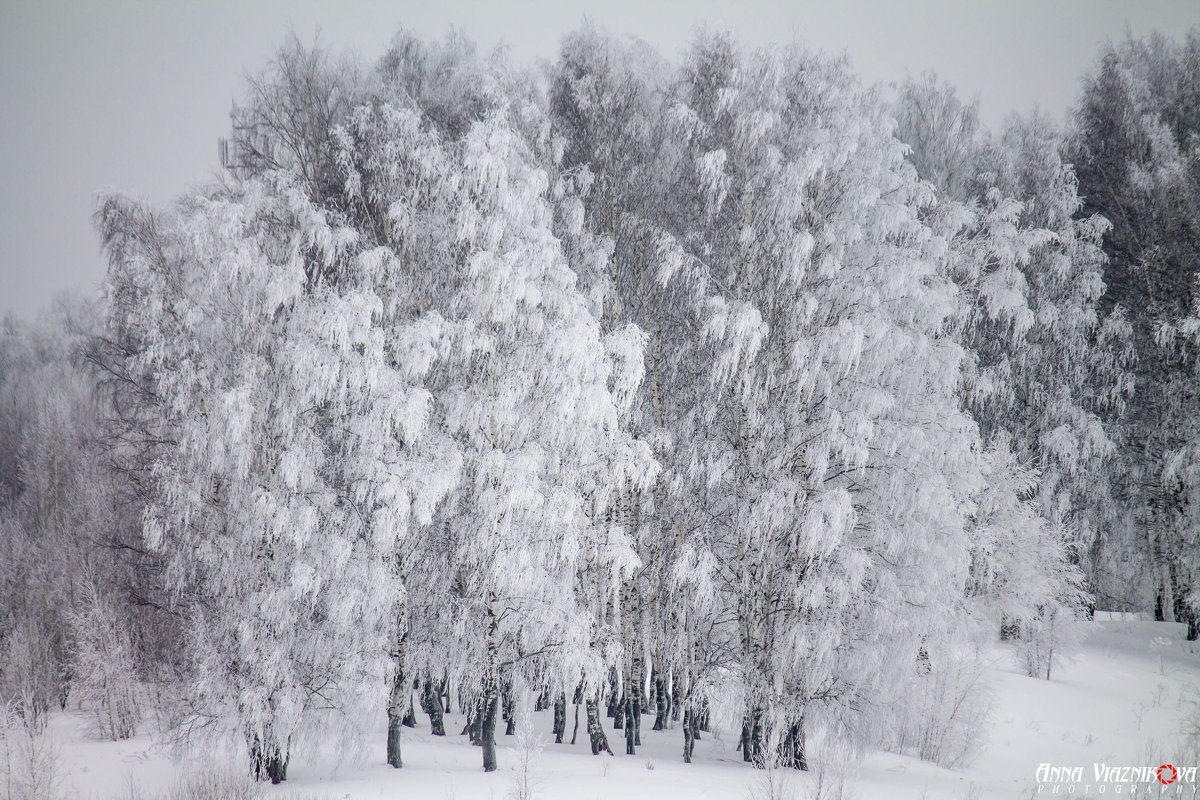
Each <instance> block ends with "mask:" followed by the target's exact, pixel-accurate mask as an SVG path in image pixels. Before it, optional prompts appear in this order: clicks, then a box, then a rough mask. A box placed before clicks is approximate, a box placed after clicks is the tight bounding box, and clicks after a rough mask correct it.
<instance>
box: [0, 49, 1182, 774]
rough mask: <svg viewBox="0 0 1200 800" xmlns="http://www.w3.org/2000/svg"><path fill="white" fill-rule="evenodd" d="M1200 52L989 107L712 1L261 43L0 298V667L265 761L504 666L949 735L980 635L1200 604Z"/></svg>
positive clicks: (830, 721) (646, 702) (676, 708)
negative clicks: (25, 302)
mask: <svg viewBox="0 0 1200 800" xmlns="http://www.w3.org/2000/svg"><path fill="white" fill-rule="evenodd" d="M1197 58H1200V35H1197V34H1194V33H1193V34H1190V35H1189V36H1188V37H1187V38H1186V39H1185V40H1184V41H1183V42H1181V43H1175V42H1172V41H1169V40H1166V39H1162V38H1157V37H1156V38H1153V39H1151V40H1149V41H1136V40H1130V41H1127V42H1124V43H1122V44H1120V45H1113V46H1110V47H1108V48H1106V49H1105V50H1104V51H1103V52H1102V53H1101V54H1100V56H1099V58H1098V60H1097V62H1096V65H1095V67H1094V69H1093V71H1092V72H1091V73H1090V74H1089V75H1088V76H1087V79H1086V81H1085V85H1084V88H1083V91H1082V94H1081V97H1080V101H1079V104H1078V107H1077V108H1076V109H1075V110H1074V114H1073V116H1072V117H1071V119H1070V122H1069V124H1068V125H1066V126H1064V127H1060V126H1058V125H1056V124H1054V123H1053V122H1051V121H1050V120H1048V119H1047V118H1046V117H1045V116H1043V115H1040V114H1033V115H1029V116H1023V117H1022V116H1016V117H1012V118H1010V120H1009V122H1007V123H1006V124H1005V125H1004V126H1003V128H1002V129H1001V130H1000V131H998V132H989V131H987V130H984V129H983V128H982V127H981V126H980V124H979V121H978V115H977V110H976V108H975V107H974V106H973V105H971V104H969V103H964V102H962V101H961V100H960V99H959V98H958V97H957V96H956V94H955V92H954V90H953V88H952V87H949V86H947V85H944V84H942V83H940V82H939V81H938V80H937V79H936V78H935V77H933V76H923V77H921V78H919V79H910V80H908V81H905V82H904V83H901V84H900V85H898V86H895V87H892V89H891V90H888V89H885V88H882V87H874V86H864V85H863V84H862V83H861V82H860V81H859V79H858V78H857V77H856V76H855V74H854V73H853V71H852V70H851V68H850V66H849V65H848V64H847V63H846V61H845V60H838V59H831V58H828V57H826V56H822V55H819V54H816V53H814V52H811V51H808V50H805V49H804V48H801V47H799V46H795V45H792V46H787V47H778V48H767V49H761V50H750V49H747V48H744V47H742V46H741V45H739V44H738V43H737V42H736V41H735V40H734V39H732V38H731V37H729V36H726V35H720V34H711V33H702V34H699V35H698V36H697V37H696V39H695V40H694V42H693V43H692V45H691V47H690V48H689V50H688V51H687V52H686V53H685V54H683V56H682V57H681V59H680V60H679V61H678V62H677V63H669V62H667V61H664V60H663V59H662V58H661V57H660V56H659V55H658V54H657V53H655V52H653V51H652V50H651V49H650V48H649V47H647V46H646V45H644V44H642V43H640V42H637V41H630V40H625V39H620V38H616V37H612V36H609V35H608V34H606V33H604V32H602V31H599V30H596V29H594V28H591V27H587V28H584V29H582V30H580V31H577V32H575V33H573V34H571V35H569V36H568V37H566V39H565V40H564V41H563V43H562V46H561V49H560V52H559V56H558V58H557V59H556V60H555V61H553V63H551V64H549V65H546V66H543V67H540V68H538V69H524V68H520V67H518V66H516V65H513V64H511V63H509V62H508V61H507V60H506V59H505V58H504V56H503V55H502V54H499V53H490V54H480V53H478V52H477V51H476V49H475V48H474V46H473V45H472V44H471V43H470V42H468V41H466V40H464V39H462V38H461V37H457V36H451V37H449V38H447V39H446V40H444V41H441V42H425V41H421V40H419V39H417V38H415V37H412V36H410V35H408V34H405V33H401V34H399V35H398V36H397V37H396V38H395V39H394V40H393V41H392V43H391V45H390V47H389V48H388V50H387V53H386V55H385V56H384V57H383V58H382V59H381V60H380V61H379V62H378V63H377V64H376V65H374V66H373V67H371V68H369V69H366V68H361V67H359V66H358V65H356V64H354V63H353V62H351V61H349V60H337V59H335V58H333V57H332V56H331V55H330V54H328V53H327V52H325V51H324V50H322V49H321V48H319V47H316V46H314V47H307V46H305V45H303V44H301V43H299V42H298V41H292V42H290V43H289V44H288V45H286V46H285V47H284V48H283V49H282V50H281V51H280V53H279V55H278V57H277V59H276V60H275V61H274V62H273V64H272V66H271V67H270V68H269V69H268V70H267V71H266V72H264V73H263V74H262V75H260V76H259V77H258V78H257V79H255V80H253V81H252V82H251V85H250V87H249V91H248V92H247V99H246V104H245V105H244V106H241V107H239V108H237V109H236V110H235V113H234V120H233V122H234V126H233V134H232V137H231V139H230V141H229V142H227V143H226V144H225V146H224V148H223V152H224V155H225V162H226V163H225V166H226V167H228V174H227V175H226V176H225V178H224V179H223V180H222V181H221V182H218V183H214V184H213V185H211V186H209V187H207V188H205V189H204V190H203V191H201V192H198V193H193V194H191V195H188V196H186V197H182V198H180V199H179V200H178V201H177V202H176V203H174V204H173V205H171V206H170V207H167V208H161V209H154V208H150V207H147V206H145V205H143V204H141V203H138V202H136V201H134V200H131V199H128V198H124V197H120V196H113V197H109V198H106V199H105V200H104V201H103V202H102V204H101V206H100V208H99V210H98V212H97V225H98V227H99V230H100V233H101V236H102V239H103V243H104V247H105V250H106V252H107V254H108V257H109V261H110V268H109V272H108V277H107V280H106V283H105V290H104V296H103V299H102V301H101V302H99V303H96V304H89V303H69V302H64V303H62V304H60V305H59V306H58V307H57V308H56V310H55V312H54V314H52V315H50V316H49V317H48V318H47V319H45V320H44V321H42V322H39V323H37V324H34V325H24V324H21V323H17V322H14V321H8V322H6V323H5V324H4V327H3V329H2V330H0V334H2V336H3V338H2V339H0V531H3V536H0V564H3V565H4V566H3V568H2V571H0V592H2V595H0V598H2V602H0V699H2V700H4V701H6V702H10V703H13V704H14V708H15V709H16V710H17V711H18V713H19V714H21V715H22V716H23V717H25V718H27V719H41V718H44V715H45V714H46V713H47V712H48V710H49V709H50V708H51V707H52V706H54V705H59V706H62V707H66V706H67V705H68V704H71V703H74V704H78V705H80V706H81V707H85V708H87V709H88V710H89V711H90V712H92V713H93V714H94V716H95V719H96V721H97V730H98V732H99V733H100V734H101V735H104V736H109V737H113V738H120V737H124V736H128V735H130V734H131V733H132V732H133V731H134V730H135V729H136V727H137V725H138V724H139V721H140V720H141V719H143V718H146V717H151V716H153V717H154V718H155V719H156V721H157V722H158V723H159V724H160V726H161V729H162V731H163V732H164V734H165V735H167V736H168V737H174V738H177V739H179V740H181V741H186V742H194V741H197V740H200V739H204V738H205V737H207V738H209V739H212V740H220V741H238V742H244V744H245V747H246V751H247V752H248V754H249V758H250V762H251V765H252V769H253V771H254V773H255V775H256V776H257V777H260V778H263V779H270V780H272V781H276V782H278V781H281V780H284V779H286V774H287V768H288V763H289V760H290V759H291V758H292V756H293V754H301V753H304V752H306V750H307V749H309V748H310V747H311V746H315V745H317V744H319V743H320V742H322V741H325V740H328V739H329V738H330V737H331V736H332V737H336V738H339V739H342V740H345V739H347V738H353V737H355V736H358V735H361V733H362V730H363V725H362V720H364V719H372V718H375V717H376V716H378V717H380V718H382V717H384V716H386V720H387V759H388V762H389V763H390V764H391V765H392V766H395V767H400V766H401V765H402V757H401V740H402V730H403V727H404V726H405V725H406V724H413V721H414V717H415V710H416V708H417V707H419V709H420V710H421V712H422V713H425V714H427V715H428V717H429V720H430V725H431V726H432V729H433V732H434V733H435V734H439V735H445V734H446V733H447V731H446V729H445V721H444V715H445V714H446V713H449V712H450V711H451V710H452V709H454V708H457V709H459V710H460V711H462V712H463V713H464V714H465V715H466V728H465V729H464V731H463V733H464V734H466V735H470V736H471V738H472V741H474V742H475V743H477V744H479V745H480V747H481V750H482V758H483V764H484V768H485V769H487V770H493V769H495V768H496V766H497V756H496V736H497V729H498V726H499V724H500V723H501V722H502V721H503V720H507V721H508V726H507V730H508V732H509V733H511V732H512V729H513V725H514V724H515V719H516V714H515V712H514V710H513V707H512V705H513V699H514V697H515V696H516V695H517V693H518V692H519V691H520V690H521V689H522V687H529V689H531V690H532V691H533V693H534V695H535V696H537V697H538V702H539V704H541V705H542V707H545V708H548V707H551V706H552V707H553V709H554V714H553V718H554V734H555V736H556V741H558V742H560V743H561V742H563V740H564V737H565V735H566V729H567V727H568V708H569V707H573V708H574V714H575V720H576V722H575V725H576V734H577V728H578V720H579V714H580V708H581V707H582V708H583V709H584V714H585V719H586V723H585V725H586V738H587V740H588V742H589V744H590V747H591V750H592V752H593V753H599V752H601V751H610V743H609V741H608V733H606V731H605V726H606V725H608V726H609V728H610V730H611V731H613V732H614V733H615V731H616V730H619V731H620V735H621V736H622V738H624V745H625V752H626V753H628V754H633V753H635V752H636V748H637V747H638V746H639V745H640V743H641V742H640V738H641V726H642V724H643V716H646V717H647V720H646V722H647V724H651V725H652V726H653V728H654V729H655V730H662V729H666V728H672V729H677V730H679V731H680V733H679V736H680V739H681V747H682V753H683V758H684V759H685V760H689V761H690V759H691V756H692V751H693V746H694V742H695V740H696V739H697V738H698V737H701V736H703V735H704V734H705V732H706V731H708V730H709V729H710V727H712V726H713V725H723V726H726V727H728V726H729V725H733V726H734V727H735V728H737V727H738V726H740V731H741V735H740V743H739V745H738V746H739V748H740V749H741V751H742V754H743V757H744V758H745V759H746V760H747V761H749V762H752V763H754V764H757V765H762V764H767V763H780V762H782V763H786V764H788V765H790V766H795V767H798V768H802V769H803V768H806V767H807V760H808V752H807V743H808V741H809V739H810V737H811V735H812V733H813V732H814V731H821V732H824V733H828V734H829V735H832V736H838V737H844V738H847V739H850V740H852V741H854V742H855V743H856V744H858V745H860V746H883V747H892V748H895V749H904V748H906V747H909V746H917V747H918V748H919V750H920V754H921V755H922V756H926V757H934V758H938V757H939V756H938V751H937V749H936V748H932V749H930V748H927V746H926V744H927V742H928V740H929V731H930V730H931V729H932V728H933V727H936V726H933V725H931V722H930V717H931V715H934V716H935V715H938V714H943V713H952V712H945V711H944V709H943V708H942V706H941V705H939V704H938V703H936V702H935V703H929V702H925V701H923V700H922V699H921V698H926V700H928V698H929V697H931V696H935V695H940V694H945V693H946V692H953V691H955V689H954V688H953V682H954V681H955V680H956V678H955V676H957V675H960V674H961V673H962V671H963V670H964V669H965V667H964V665H966V664H969V662H970V659H971V657H972V653H973V652H974V651H975V650H976V649H977V648H978V647H979V646H980V645H981V644H982V643H984V642H986V641H988V640H990V639H994V638H996V637H999V636H1004V637H1005V638H1009V639H1013V640H1015V643H1016V649H1017V652H1018V653H1019V654H1020V657H1021V659H1022V664H1023V665H1024V667H1025V669H1026V670H1027V671H1028V673H1029V674H1030V675H1032V676H1040V677H1045V678H1049V677H1050V676H1051V670H1052V667H1053V665H1054V663H1055V662H1056V657H1057V656H1059V655H1061V654H1062V653H1063V652H1064V650H1065V649H1068V648H1069V647H1070V642H1071V639H1072V636H1073V631H1074V629H1075V626H1074V623H1075V621H1077V620H1079V619H1082V618H1083V617H1085V616H1086V615H1087V613H1088V610H1089V608H1094V607H1095V605H1096V604H1100V605H1101V606H1102V607H1108V608H1117V609H1122V610H1147V611H1149V610H1151V609H1155V610H1156V611H1157V613H1158V615H1159V616H1160V618H1165V619H1170V620H1180V621H1185V622H1187V623H1188V626H1189V632H1188V635H1189V638H1193V639H1194V638H1196V636H1197V619H1198V614H1200V582H1198V580H1197V576H1198V569H1200V563H1198V560H1200V546H1198V545H1200V543H1198V542H1197V539H1196V537H1197V533H1196V530H1197V525H1196V521H1195V515H1196V513H1197V511H1196V509H1197V503H1200V498H1198V497H1195V495H1196V493H1197V492H1198V491H1200V460H1198V456H1200V444H1198V442H1200V439H1198V436H1200V424H1198V422H1197V421H1198V420H1200V408H1197V407H1196V401H1197V394H1196V392H1195V391H1194V390H1193V389H1192V386H1193V384H1194V382H1195V379H1196V376H1195V370H1196V368H1197V362H1196V354H1197V352H1198V351H1197V338H1198V337H1200V308H1198V307H1197V306H1196V305H1195V298H1194V297H1193V294H1194V292H1195V288H1194V287H1195V276H1196V274H1197V272H1198V271H1200V264H1198V263H1195V262H1196V259H1197V252H1198V251H1197V249H1196V242H1197V238H1196V231H1195V230H1194V226H1195V225H1197V224H1198V223H1197V220H1200V215H1198V213H1197V212H1200V207H1198V205H1197V201H1198V198H1200V191H1198V189H1200V172H1198V171H1197V170H1198V167H1197V163H1200V162H1198V159H1197V153H1196V151H1195V148H1196V147H1197V146H1198V145H1197V142H1198V141H1200V139H1198V138H1197V135H1196V134H1197V132H1198V131H1200V95H1196V93H1195V91H1194V86H1193V83H1194V82H1193V81H1192V80H1191V77H1190V76H1191V75H1193V74H1194V72H1195V67H1196V60H1197ZM651 714H653V722H652V723H651V722H650V721H649V720H650V715H651ZM607 719H611V720H612V721H611V723H608V722H606V720H607ZM935 722H937V724H938V725H940V726H943V727H944V726H945V725H947V724H949V723H950V722H951V721H950V720H947V719H942V720H935ZM576 734H573V735H572V737H571V738H572V742H573V741H574V739H575V735H576ZM912 742H921V744H920V745H912V744H911V743H912ZM610 752H611V751H610Z"/></svg>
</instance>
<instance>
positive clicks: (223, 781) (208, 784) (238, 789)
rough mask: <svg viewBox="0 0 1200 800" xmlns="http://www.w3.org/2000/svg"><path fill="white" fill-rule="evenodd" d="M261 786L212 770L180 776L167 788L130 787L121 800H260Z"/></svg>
mask: <svg viewBox="0 0 1200 800" xmlns="http://www.w3.org/2000/svg"><path fill="white" fill-rule="evenodd" d="M263 797H264V791H263V787H262V785H260V784H258V783H256V782H255V781H253V780H251V779H250V776H248V775H242V774H240V773H235V772H229V771H221V770H213V771H203V772H194V773H190V774H187V775H183V776H181V777H179V778H177V779H176V780H175V782H174V783H172V784H171V785H170V786H169V787H167V788H166V789H160V790H158V791H152V792H147V791H144V790H143V789H142V788H141V787H139V786H132V787H130V788H129V790H128V791H127V792H126V793H125V796H124V797H123V798H121V800H261V798H263Z"/></svg>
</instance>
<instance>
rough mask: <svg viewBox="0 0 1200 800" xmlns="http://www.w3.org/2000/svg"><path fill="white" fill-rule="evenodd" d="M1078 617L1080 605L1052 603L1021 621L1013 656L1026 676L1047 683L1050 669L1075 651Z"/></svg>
mask: <svg viewBox="0 0 1200 800" xmlns="http://www.w3.org/2000/svg"><path fill="white" fill-rule="evenodd" d="M1082 617H1083V607H1082V606H1081V605H1080V604H1078V603H1071V602H1054V603H1050V604H1048V605H1046V606H1044V607H1043V608H1040V609H1038V612H1037V613H1036V614H1035V615H1032V616H1029V617H1026V618H1024V619H1022V620H1021V625H1020V637H1019V640H1018V642H1017V648H1016V654H1017V659H1018V660H1019V662H1020V664H1021V666H1022V668H1023V669H1024V670H1025V674H1026V675H1028V676H1029V677H1031V678H1045V679H1046V680H1050V675H1051V670H1052V669H1053V667H1054V665H1056V664H1061V663H1062V662H1063V661H1065V660H1066V659H1068V658H1070V657H1071V655H1072V654H1073V653H1074V652H1075V651H1076V650H1077V649H1078V647H1079V635H1080V627H1079V626H1080V625H1081V624H1082Z"/></svg>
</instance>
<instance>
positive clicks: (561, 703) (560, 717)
mask: <svg viewBox="0 0 1200 800" xmlns="http://www.w3.org/2000/svg"><path fill="white" fill-rule="evenodd" d="M576 708H578V706H577V707H576ZM566 732H567V696H566V694H563V693H559V695H558V696H557V697H555V698H554V743H555V744H562V740H563V734H564V733H566Z"/></svg>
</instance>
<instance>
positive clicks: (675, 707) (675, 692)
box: [671, 676, 683, 722]
mask: <svg viewBox="0 0 1200 800" xmlns="http://www.w3.org/2000/svg"><path fill="white" fill-rule="evenodd" d="M678 677H679V676H676V678H677V680H674V681H672V682H671V722H679V715H680V713H681V712H682V711H683V681H681V680H678Z"/></svg>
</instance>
